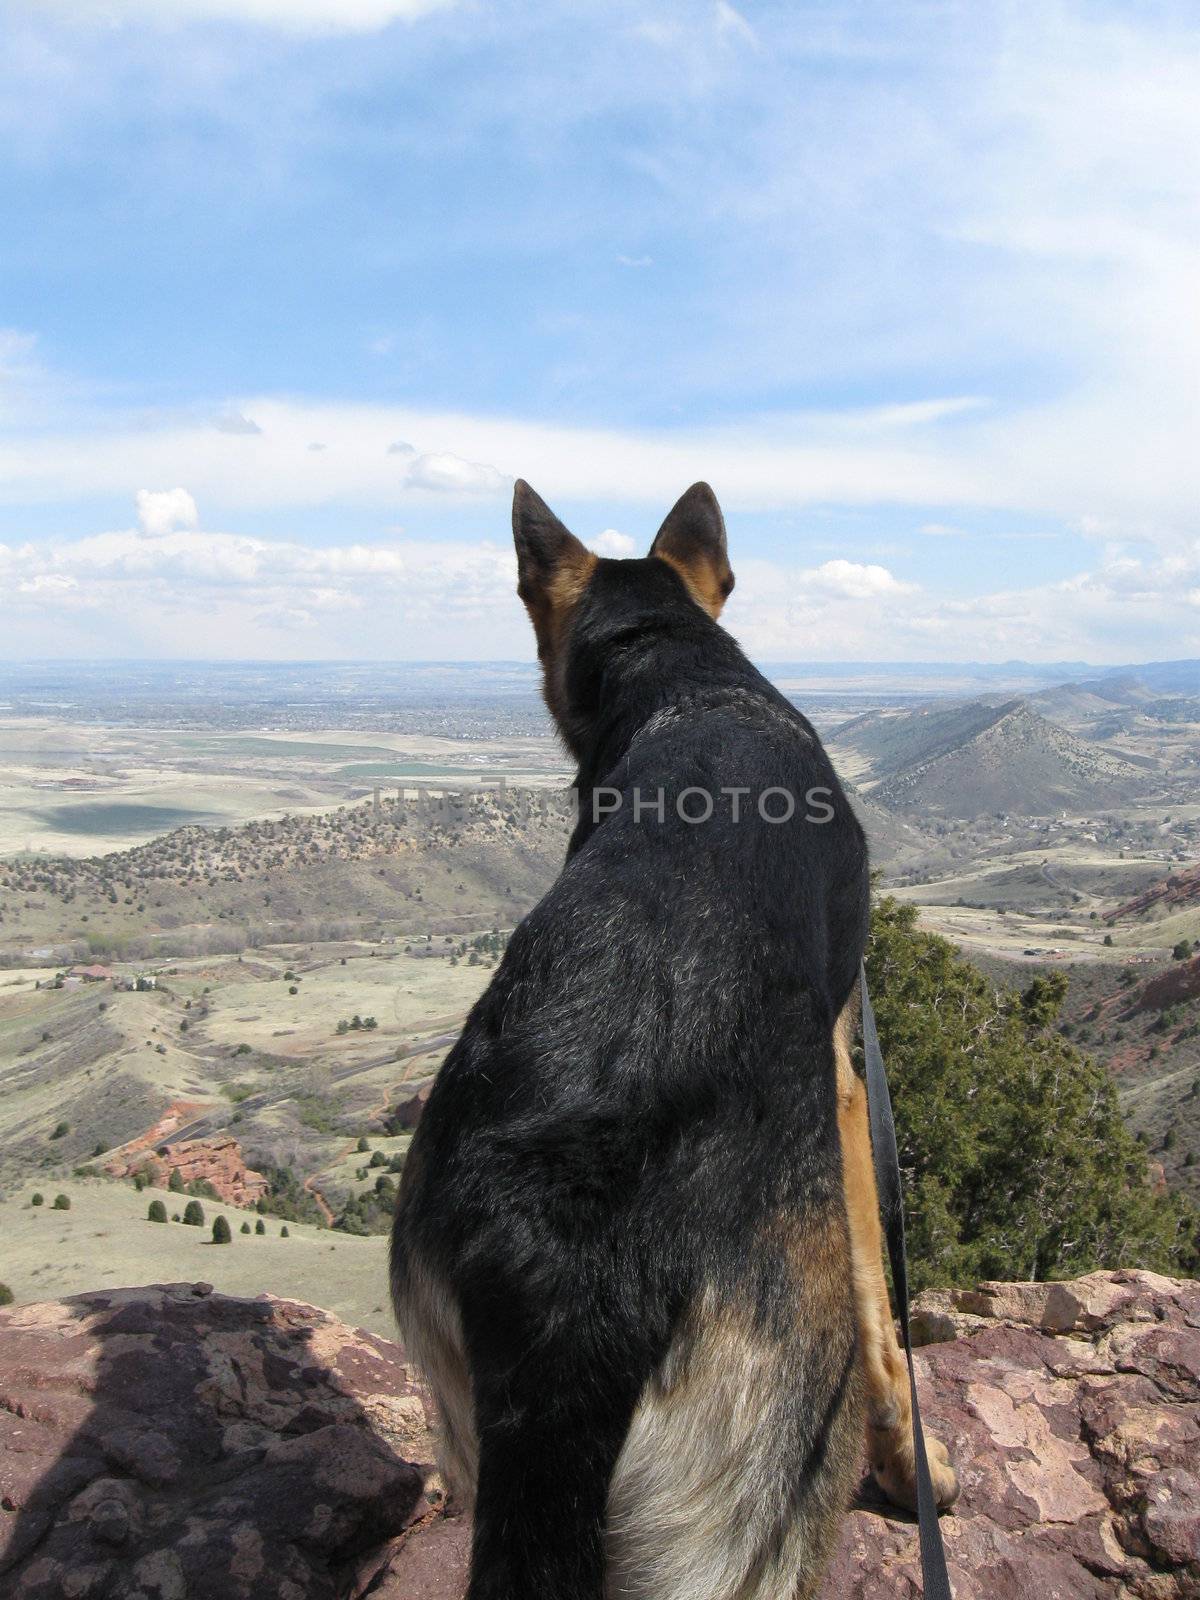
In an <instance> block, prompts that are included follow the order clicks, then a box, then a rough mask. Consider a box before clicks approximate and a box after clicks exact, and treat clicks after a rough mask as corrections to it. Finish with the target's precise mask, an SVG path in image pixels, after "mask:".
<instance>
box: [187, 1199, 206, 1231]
mask: <svg viewBox="0 0 1200 1600" xmlns="http://www.w3.org/2000/svg"><path fill="white" fill-rule="evenodd" d="M183 1220H184V1221H185V1222H186V1223H187V1225H188V1227H189V1228H202V1227H203V1226H204V1207H203V1206H202V1205H201V1204H200V1202H199V1200H189V1201H188V1203H187V1205H186V1206H184V1208H183Z"/></svg>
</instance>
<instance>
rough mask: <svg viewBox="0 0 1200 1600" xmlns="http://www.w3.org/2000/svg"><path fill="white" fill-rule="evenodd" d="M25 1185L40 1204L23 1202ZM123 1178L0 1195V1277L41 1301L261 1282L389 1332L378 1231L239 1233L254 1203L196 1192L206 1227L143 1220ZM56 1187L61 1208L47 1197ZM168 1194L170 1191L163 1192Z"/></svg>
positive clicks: (236, 1289) (33, 1186) (144, 1195)
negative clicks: (217, 1233) (64, 1206)
mask: <svg viewBox="0 0 1200 1600" xmlns="http://www.w3.org/2000/svg"><path fill="white" fill-rule="evenodd" d="M34 1193H42V1194H44V1196H45V1204H44V1205H41V1206H33V1205H30V1203H29V1202H30V1197H31V1196H32V1195H33V1194H34ZM155 1193H158V1191H148V1190H143V1191H142V1192H141V1193H140V1194H139V1193H138V1192H137V1190H135V1189H134V1187H133V1185H132V1184H130V1183H114V1182H105V1181H103V1180H101V1179H96V1178H65V1179H61V1180H54V1181H42V1180H41V1179H39V1180H38V1181H37V1182H36V1183H32V1182H31V1183H27V1184H24V1185H22V1186H21V1188H20V1189H18V1190H16V1191H14V1192H11V1193H10V1194H9V1195H8V1196H7V1197H6V1198H5V1199H4V1200H2V1201H0V1256H2V1257H3V1262H4V1266H3V1273H4V1281H5V1282H6V1283H7V1284H8V1285H9V1287H10V1288H11V1289H12V1291H13V1293H14V1295H15V1296H16V1298H18V1299H20V1300H46V1299H52V1298H55V1297H57V1296H59V1295H66V1294H79V1293H82V1292H83V1291H84V1290H87V1289H102V1288H105V1287H109V1286H116V1285H122V1284H131V1283H179V1282H201V1281H203V1282H206V1283H211V1284H212V1285H213V1286H214V1288H217V1289H220V1290H222V1291H223V1292H224V1293H226V1294H236V1295H256V1294H262V1293H263V1292H264V1291H266V1292H269V1293H270V1294H273V1295H278V1296H281V1297H283V1298H289V1299H294V1300H303V1301H307V1302H308V1303H310V1304H312V1305H319V1306H325V1307H327V1308H328V1309H329V1310H330V1311H333V1312H335V1313H336V1314H337V1315H338V1316H339V1317H344V1318H345V1319H346V1321H347V1322H350V1323H352V1324H354V1325H356V1326H358V1327H364V1328H369V1329H370V1330H371V1331H372V1332H373V1333H379V1334H382V1335H384V1336H385V1337H387V1338H394V1337H395V1334H396V1325H395V1322H394V1320H393V1318H392V1314H391V1307H390V1303H389V1301H388V1286H387V1240H386V1239H385V1238H383V1237H382V1236H381V1235H376V1236H374V1237H372V1238H365V1239H363V1238H355V1237H354V1236H353V1235H351V1234H347V1233H340V1232H337V1231H335V1230H333V1229H329V1228H316V1227H312V1226H310V1225H309V1224H307V1223H303V1222H288V1223H287V1224H286V1227H287V1229H288V1233H289V1235H290V1237H289V1238H286V1239H285V1238H282V1237H280V1228H281V1227H282V1226H284V1224H282V1223H281V1222H280V1221H279V1219H278V1218H276V1217H267V1218H265V1219H263V1220H264V1223H265V1226H266V1229H267V1231H266V1234H265V1235H263V1236H261V1237H260V1236H259V1235H257V1234H255V1233H254V1232H251V1233H249V1234H243V1233H242V1232H241V1228H242V1224H243V1223H247V1222H248V1223H249V1225H250V1227H251V1229H253V1228H254V1226H255V1224H256V1223H257V1221H258V1220H259V1219H258V1217H257V1215H256V1213H255V1212H253V1211H244V1210H240V1209H239V1208H238V1207H236V1206H231V1205H227V1204H219V1203H215V1202H212V1201H207V1200H206V1201H204V1202H203V1205H204V1212H205V1226H204V1227H202V1228H198V1227H185V1226H184V1225H183V1224H182V1223H178V1222H169V1223H166V1224H163V1223H153V1222H148V1221H147V1220H146V1211H147V1207H148V1204H149V1201H150V1199H151V1198H152V1194H155ZM58 1194H65V1195H67V1196H68V1198H69V1199H70V1202H71V1209H70V1210H69V1211H55V1210H53V1209H52V1202H53V1201H54V1198H55V1196H56V1195H58ZM160 1197H161V1196H160ZM164 1198H165V1199H167V1200H168V1201H174V1200H175V1199H176V1198H177V1197H176V1196H172V1195H168V1196H165V1197H164ZM217 1216H224V1217H225V1218H226V1219H227V1220H228V1222H229V1226H230V1231H231V1232H232V1234H233V1239H232V1242H231V1243H230V1244H227V1245H214V1244H213V1243H212V1231H211V1230H212V1223H213V1219H214V1218H215V1217H217Z"/></svg>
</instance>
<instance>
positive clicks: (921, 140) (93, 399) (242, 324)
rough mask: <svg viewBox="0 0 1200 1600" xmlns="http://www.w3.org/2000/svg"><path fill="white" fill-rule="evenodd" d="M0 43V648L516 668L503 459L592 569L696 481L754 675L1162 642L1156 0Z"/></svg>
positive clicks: (149, 12) (1164, 172) (1178, 438)
mask: <svg viewBox="0 0 1200 1600" xmlns="http://www.w3.org/2000/svg"><path fill="white" fill-rule="evenodd" d="M164 11H166V12H168V13H169V16H170V19H171V20H170V21H169V23H164V21H163V20H162V13H163V12H164ZM0 35H2V40H3V43H2V44H0V216H2V217H3V218H4V226H3V228H2V229H0V625H2V630H3V631H2V633H0V652H2V653H4V654H5V655H8V656H10V657H20V656H25V655H70V656H106V655H108V656H112V655H119V656H136V655H145V656H179V655H191V656H198V657H205V656H241V657H244V656H262V657H289V656H295V657H304V658H315V657H320V656H329V657H350V656H368V657H369V656H376V657H389V658H404V657H413V658H425V659H428V658H431V657H454V658H470V657H479V658H488V657H497V656H507V657H511V656H521V655H525V654H528V652H529V648H530V646H529V640H528V636H527V629H526V625H525V623H524V619H523V617H522V615H521V612H520V608H519V606H518V604H517V602H516V600H515V598H514V596H513V594H512V588H513V571H512V557H511V552H510V548H509V541H508V534H507V522H508V509H507V501H508V497H509V494H510V492H511V482H512V479H513V478H514V477H516V476H524V477H528V478H529V479H530V480H531V481H532V482H533V483H534V484H535V485H536V486H537V487H538V488H539V489H540V490H541V491H542V492H543V493H544V494H545V495H546V496H547V498H549V499H550V500H551V501H552V503H553V504H554V505H555V506H556V509H558V510H559V511H560V513H561V514H562V515H563V516H564V518H565V519H566V520H567V521H568V522H569V523H570V524H571V525H572V526H573V527H574V528H575V529H576V531H577V532H578V533H579V534H580V535H581V537H583V538H585V539H586V540H588V541H589V542H594V543H597V545H598V548H600V549H602V550H604V551H605V552H607V553H610V554H622V553H629V552H633V551H639V552H640V550H641V549H643V548H644V547H645V545H646V544H647V542H648V540H649V538H650V537H651V536H652V534H653V531H654V528H655V526H656V525H657V521H658V519H660V518H661V516H662V514H663V512H664V511H665V510H666V508H667V506H668V505H669V504H670V502H671V501H672V500H673V499H674V498H675V496H676V495H677V494H678V493H679V492H680V491H681V490H682V489H683V488H684V487H686V485H687V483H689V482H690V481H692V480H693V479H694V478H697V477H701V476H703V477H707V478H708V479H709V480H710V481H711V482H712V483H713V484H714V486H715V487H716V489H717V491H718V494H719V495H720V497H721V499H722V502H723V504H724V505H725V508H726V515H727V520H728V523H729V527H730V537H731V550H732V555H733V563H734V567H735V571H736V572H737V574H738V580H739V581H738V588H737V591H736V593H735V597H734V600H733V602H732V603H731V606H730V608H729V611H728V613H727V620H728V623H729V625H730V627H731V628H732V629H733V630H734V631H735V632H736V633H737V634H738V636H739V637H740V638H742V640H743V642H744V643H746V645H747V646H748V647H749V648H750V649H751V651H752V653H754V654H755V655H756V656H758V657H759V658H760V659H765V660H770V659H789V660H795V659H828V660H836V659H847V658H868V659H875V660H878V659H896V660H904V659H913V660H925V661H928V660H936V659H946V660H962V659H966V658H976V659H984V660H1005V659H1010V658H1014V657H1025V658H1029V659H1040V660H1055V659H1090V660H1094V661H1097V662H1108V661H1121V660H1131V659H1146V658H1152V657H1172V656H1181V655H1188V654H1200V539H1198V534H1200V528H1198V526H1197V506H1198V505H1200V494H1198V490H1200V467H1198V465H1197V463H1198V462H1200V448H1198V446H1200V439H1198V434H1200V289H1198V285H1200V157H1198V156H1197V151H1198V150H1200V96H1197V94H1196V92H1195V86H1196V83H1197V82H1198V81H1200V19H1198V18H1197V14H1196V11H1195V8H1194V7H1192V6H1184V5H1169V4H1163V5H1158V4H1138V3H1131V4H1125V5H1100V4H1056V3H1053V0H1051V3H1048V4H1044V5H1038V6H1037V7H1033V6H1029V5H1026V4H1012V5H1006V4H995V3H990V0H975V3H971V4H958V3H951V0H937V3H934V0H929V3H925V0H912V3H902V4H895V3H891V4H872V3H870V0H866V3H863V0H849V3H845V4H838V3H826V4H798V3H787V4H750V3H745V4H743V5H741V6H740V7H738V8H736V9H735V7H734V6H733V5H731V4H728V3H725V0H716V3H713V0H696V3H686V4H684V3H678V4H676V3H665V4H657V5H639V4H635V3H632V0H630V3H628V4H626V3H616V4H608V3H598V4H596V5H593V6H589V7H580V6H576V5H558V4H555V3H553V0H548V3H546V4H542V5H539V6H536V7H534V6H528V5H516V4H507V3H497V4H492V3H488V0H475V3H466V0H463V3H457V4H456V3H453V0H446V3H441V4H437V3H413V0H172V4H171V5H170V6H169V7H163V6H161V5H159V4H153V3H151V0H41V3H39V4H36V5H34V4H32V3H31V4H15V3H10V4H5V3H3V0H0Z"/></svg>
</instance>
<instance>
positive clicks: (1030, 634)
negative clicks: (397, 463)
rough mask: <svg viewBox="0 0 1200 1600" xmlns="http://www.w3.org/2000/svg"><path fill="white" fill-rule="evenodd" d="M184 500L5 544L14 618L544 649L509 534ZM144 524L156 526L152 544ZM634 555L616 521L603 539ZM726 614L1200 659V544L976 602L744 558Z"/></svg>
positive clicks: (5, 576)
mask: <svg viewBox="0 0 1200 1600" xmlns="http://www.w3.org/2000/svg"><path fill="white" fill-rule="evenodd" d="M194 510H195V507H194V502H193V501H192V499H191V496H190V495H188V494H187V492H186V491H182V490H166V491H157V492H153V493H151V494H149V495H146V494H144V495H142V496H139V498H138V526H137V527H134V528H128V529H117V530H113V531H110V532H104V533H98V534H94V535H91V536H89V537H86V538H82V539H74V540H50V541H47V542H45V543H41V544H32V543H25V544H20V545H11V544H10V545H2V544H0V625H2V626H3V628H4V633H5V638H6V640H7V641H8V645H9V649H10V650H13V651H14V652H16V653H21V651H22V648H23V645H24V642H25V641H28V645H27V646H26V648H28V649H29V650H30V651H32V648H33V644H34V641H36V643H37V649H38V651H39V653H40V654H43V655H44V654H47V653H59V654H93V655H94V654H97V653H99V654H110V655H130V654H139V653H144V654H162V655H179V654H188V653H191V654H195V655H201V656H214V655H215V656H222V655H223V656H229V657H245V656H247V655H262V656H281V657H287V656H289V655H294V654H295V653H296V651H297V649H298V648H299V647H298V645H297V640H298V639H299V638H303V640H304V644H303V653H304V654H306V655H312V656H325V657H348V656H366V657H370V656H376V657H386V658H390V659H394V658H396V657H397V656H401V657H408V658H412V659H419V658H425V659H430V658H447V657H456V658H460V659H495V658H511V657H514V656H517V657H521V656H526V655H528V654H529V653H530V652H531V650H532V644H531V640H530V637H529V633H528V624H527V622H526V619H525V617H524V613H523V611H522V608H521V606H520V604H519V603H518V601H517V599H516V595H515V586H516V561H515V557H514V555H513V552H512V549H511V546H509V545H508V543H507V541H492V540H479V539H476V540H468V539H454V540H434V539H420V538H410V537H392V538H387V539H379V540H355V541H351V542H347V543H335V542H325V543H310V542H304V541H302V540H300V539H296V538H276V539H265V538H260V537H252V536H250V535H246V534H239V533H234V532H224V531H210V530H208V529H205V528H203V527H201V526H200V525H199V523H198V518H196V517H195V516H194ZM147 526H149V527H151V528H153V529H154V530H155V531H154V533H153V534H152V536H150V537H147ZM592 542H593V547H594V548H597V549H602V550H603V551H604V552H605V553H610V554H611V553H619V554H622V555H624V554H628V553H631V552H632V551H633V550H635V549H636V546H635V545H634V542H633V540H631V539H629V537H628V536H627V535H624V534H620V533H619V532H618V531H617V530H615V529H605V530H604V532H603V533H601V534H599V535H597V536H596V538H595V539H594V540H593V541H592ZM737 577H738V582H737V587H736V589H735V590H734V593H733V596H732V598H731V601H730V604H729V606H728V608H727V611H726V613H725V621H726V622H727V624H728V626H729V627H730V629H731V630H732V631H733V632H734V634H735V635H736V636H737V637H738V638H739V639H740V640H741V641H742V643H743V644H744V645H745V647H746V648H747V649H748V650H749V651H750V653H751V654H752V655H754V656H756V657H758V658H759V659H760V660H764V661H771V660H777V661H778V660H788V659H790V660H796V659H802V658H803V659H816V660H822V659H823V660H836V659H841V660H846V659H855V658H858V659H868V660H880V659H892V660H905V659H908V660H929V659H936V658H938V657H941V658H942V659H948V660H956V659H957V660H965V659H971V660H992V661H1002V660H1007V659H1011V658H1014V657H1025V658H1027V659H1032V660H1055V659H1059V660H1061V659H1067V658H1071V659H1084V660H1088V659H1090V660H1094V661H1099V662H1105V661H1131V660H1145V659H1151V658H1153V657H1155V656H1158V655H1161V654H1163V649H1162V640H1163V639H1164V638H1169V639H1170V640H1171V649H1172V653H1175V652H1178V653H1179V654H1180V655H1185V654H1200V540H1193V541H1191V542H1190V543H1188V544H1187V545H1186V546H1181V547H1180V548H1178V549H1176V550H1174V551H1172V552H1169V553H1166V554H1156V553H1153V552H1148V553H1143V554H1140V555H1139V554H1136V553H1133V554H1131V553H1130V551H1129V550H1128V549H1122V548H1118V547H1115V546H1114V547H1111V548H1109V549H1108V550H1106V551H1105V552H1104V555H1103V559H1102V560H1101V561H1100V562H1098V563H1097V564H1096V565H1095V566H1093V567H1090V568H1088V569H1087V570H1085V571H1082V572H1079V573H1076V574H1074V575H1073V576H1072V577H1070V578H1067V579H1063V580H1061V581H1059V582H1056V583H1045V584H1038V585H1030V586H1027V587H1024V588H1017V587H1013V588H1009V589H1001V590H995V591H993V592H989V593H985V594H980V595H976V596H972V597H968V598H965V599H964V598H960V597H948V596H946V595H944V594H937V593H933V592H931V591H930V590H928V589H927V588H924V587H922V586H919V585H917V584H915V583H913V582H911V581H909V580H908V579H907V578H906V577H904V576H903V575H902V574H898V573H896V572H894V571H892V570H891V569H890V568H889V567H885V566H882V565H879V564H875V563H867V562H855V561H849V560H845V559H841V558H838V559H834V560H830V561H826V562H823V563H821V564H820V565H816V566H812V565H800V564H788V563H787V562H786V561H773V560H764V559H761V558H755V557H753V556H746V557H743V558H741V559H739V560H738V561H737Z"/></svg>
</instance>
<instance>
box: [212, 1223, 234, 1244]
mask: <svg viewBox="0 0 1200 1600" xmlns="http://www.w3.org/2000/svg"><path fill="white" fill-rule="evenodd" d="M232 1238H233V1235H232V1233H230V1231H229V1223H228V1222H227V1221H226V1219H225V1218H224V1217H214V1218H213V1225H212V1241H213V1243H214V1244H228V1243H229V1242H230V1240H231V1239H232Z"/></svg>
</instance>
